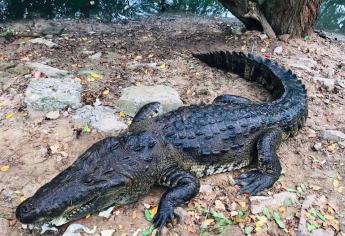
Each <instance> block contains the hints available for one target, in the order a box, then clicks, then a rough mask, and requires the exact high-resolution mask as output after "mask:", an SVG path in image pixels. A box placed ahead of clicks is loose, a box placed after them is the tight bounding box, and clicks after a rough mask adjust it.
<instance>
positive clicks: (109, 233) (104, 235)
mask: <svg viewBox="0 0 345 236" xmlns="http://www.w3.org/2000/svg"><path fill="white" fill-rule="evenodd" d="M114 232H115V230H114V229H106V230H102V231H101V236H112V235H113V234H114Z"/></svg>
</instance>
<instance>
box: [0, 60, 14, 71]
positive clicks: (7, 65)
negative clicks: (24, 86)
mask: <svg viewBox="0 0 345 236" xmlns="http://www.w3.org/2000/svg"><path fill="white" fill-rule="evenodd" d="M15 66H16V64H14V63H11V62H1V63H0V70H2V71H5V70H7V69H10V68H13V67H15Z"/></svg>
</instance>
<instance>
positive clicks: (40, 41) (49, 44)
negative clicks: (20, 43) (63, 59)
mask: <svg viewBox="0 0 345 236" xmlns="http://www.w3.org/2000/svg"><path fill="white" fill-rule="evenodd" d="M30 42H31V43H33V44H44V45H46V46H47V47H49V48H56V47H58V45H57V44H56V43H53V42H52V41H50V40H47V39H44V38H35V39H31V40H30Z"/></svg>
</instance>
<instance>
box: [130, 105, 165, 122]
mask: <svg viewBox="0 0 345 236" xmlns="http://www.w3.org/2000/svg"><path fill="white" fill-rule="evenodd" d="M160 108H161V104H160V103H159V102H151V103H148V104H146V105H144V106H143V107H142V108H140V109H139V111H138V112H137V114H135V116H134V118H133V122H139V121H143V120H145V119H147V118H150V117H154V116H157V115H158V114H159V110H160Z"/></svg>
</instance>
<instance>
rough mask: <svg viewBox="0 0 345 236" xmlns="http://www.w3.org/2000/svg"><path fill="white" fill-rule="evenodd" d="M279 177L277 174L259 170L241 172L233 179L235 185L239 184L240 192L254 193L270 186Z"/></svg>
mask: <svg viewBox="0 0 345 236" xmlns="http://www.w3.org/2000/svg"><path fill="white" fill-rule="evenodd" d="M278 178H279V175H275V174H268V173H264V172H261V171H259V170H252V171H249V172H246V173H243V174H241V175H240V177H238V178H237V179H235V183H236V185H240V186H241V190H240V192H239V193H240V194H242V193H249V194H250V195H255V194H257V193H258V192H261V191H263V190H265V189H266V188H269V187H271V186H272V185H273V184H274V183H275V182H276V181H277V180H278Z"/></svg>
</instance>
